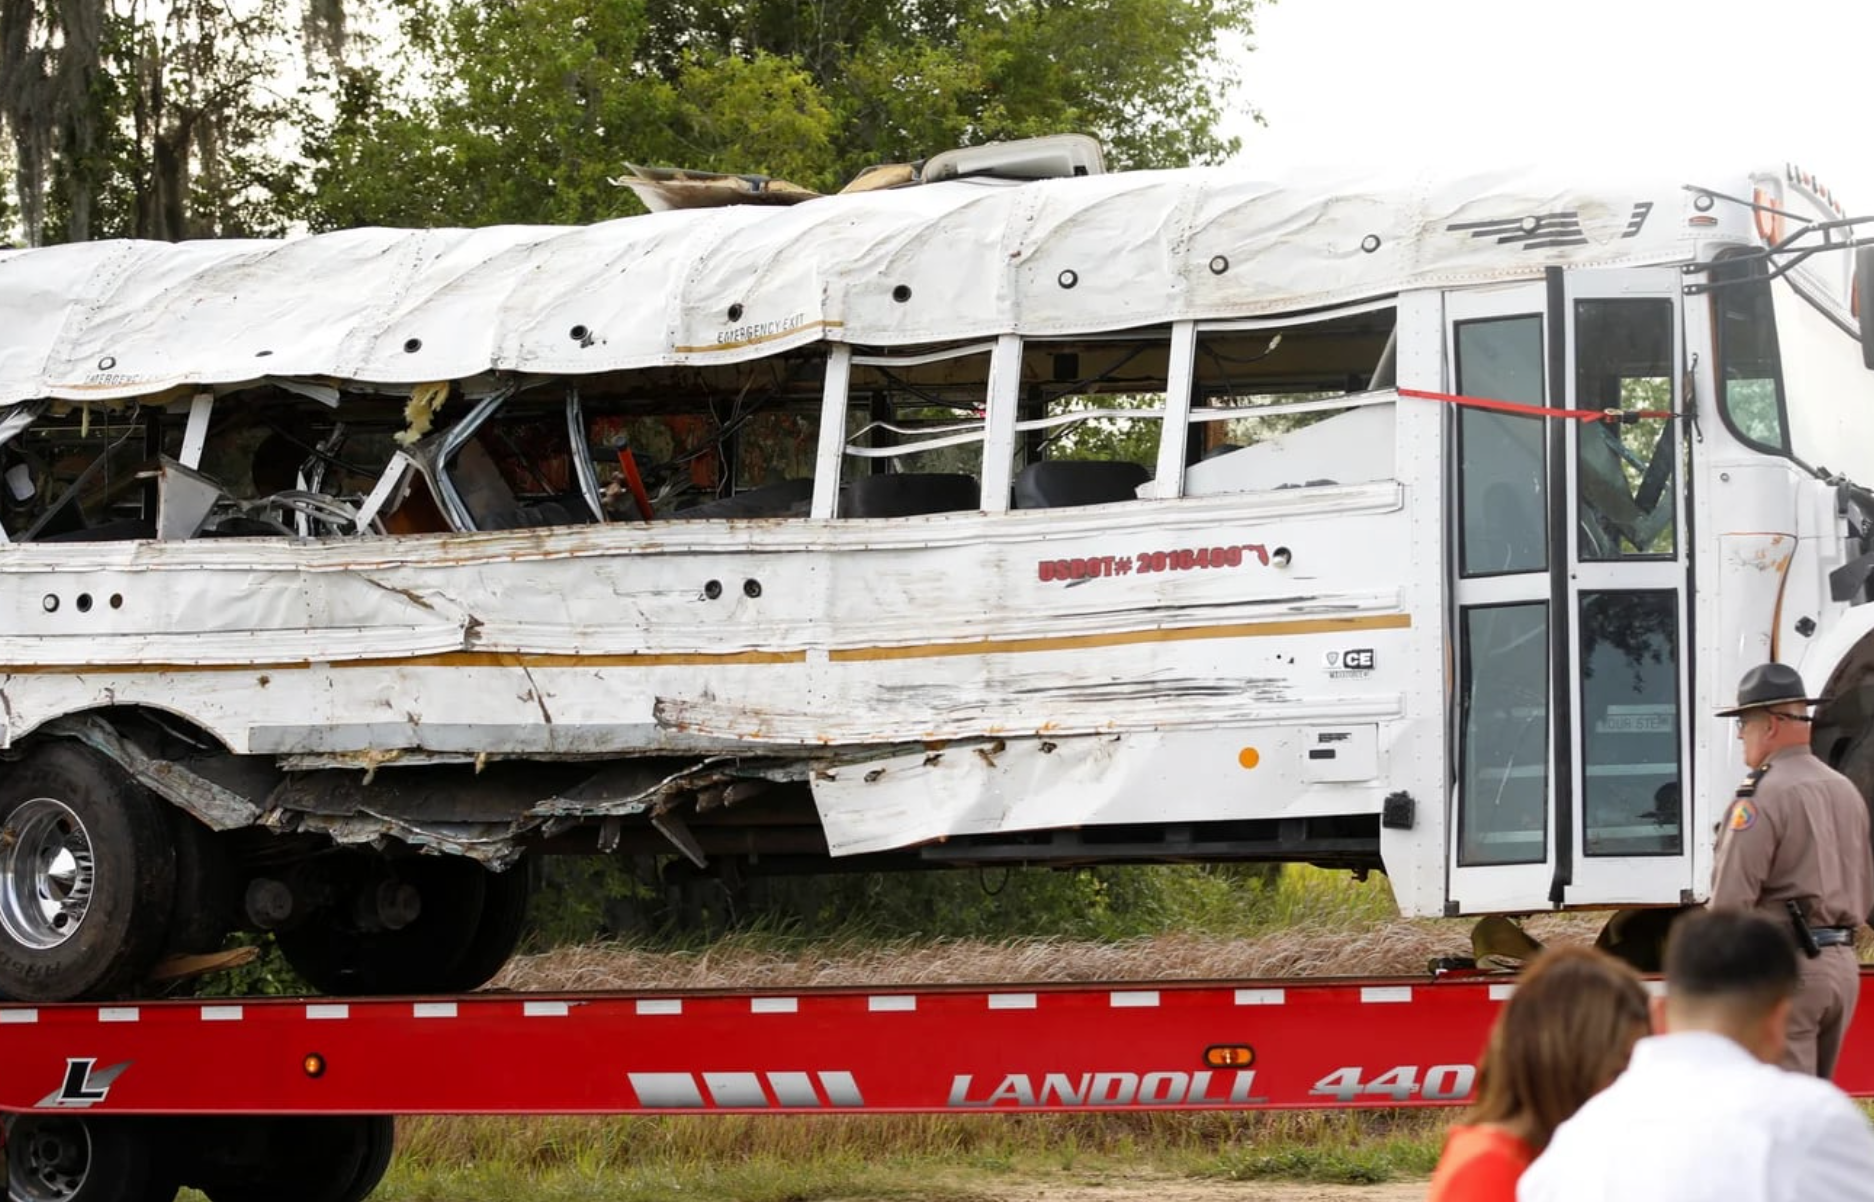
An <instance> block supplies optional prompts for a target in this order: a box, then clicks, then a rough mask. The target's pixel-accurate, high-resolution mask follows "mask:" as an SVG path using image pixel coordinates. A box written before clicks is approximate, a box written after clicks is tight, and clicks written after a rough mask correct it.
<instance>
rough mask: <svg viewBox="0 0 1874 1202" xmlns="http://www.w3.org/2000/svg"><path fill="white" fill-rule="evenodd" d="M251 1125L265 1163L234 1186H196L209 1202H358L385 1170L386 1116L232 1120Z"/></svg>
mask: <svg viewBox="0 0 1874 1202" xmlns="http://www.w3.org/2000/svg"><path fill="white" fill-rule="evenodd" d="M237 1121H238V1122H240V1123H243V1124H254V1125H255V1129H256V1130H255V1133H256V1134H258V1135H259V1136H260V1140H259V1143H258V1146H260V1147H262V1148H264V1149H265V1154H264V1158H263V1159H262V1161H261V1162H260V1163H259V1164H258V1165H257V1166H255V1167H253V1168H250V1169H248V1170H247V1171H245V1172H243V1173H242V1174H240V1177H241V1179H240V1180H238V1181H218V1182H201V1183H198V1188H199V1189H201V1191H202V1193H204V1194H206V1195H207V1196H208V1199H209V1202H363V1199H364V1198H366V1197H367V1196H369V1195H370V1193H371V1191H372V1190H374V1189H376V1188H377V1183H378V1182H379V1181H381V1180H382V1179H383V1177H384V1170H385V1169H386V1168H387V1167H389V1165H390V1152H391V1144H392V1142H393V1139H394V1136H395V1133H396V1129H395V1126H394V1124H393V1120H392V1119H391V1118H390V1117H389V1116H387V1115H350V1114H344V1115H317V1116H295V1117H286V1118H248V1119H240V1120H237Z"/></svg>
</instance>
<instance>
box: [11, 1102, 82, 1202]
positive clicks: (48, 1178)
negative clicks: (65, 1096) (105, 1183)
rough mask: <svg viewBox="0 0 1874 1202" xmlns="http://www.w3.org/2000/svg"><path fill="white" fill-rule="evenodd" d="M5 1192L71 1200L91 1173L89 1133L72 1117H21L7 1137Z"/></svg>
mask: <svg viewBox="0 0 1874 1202" xmlns="http://www.w3.org/2000/svg"><path fill="white" fill-rule="evenodd" d="M7 1153H8V1159H9V1161H10V1162H11V1168H10V1171H9V1173H8V1178H9V1180H8V1183H7V1184H8V1187H9V1189H8V1192H9V1193H10V1194H11V1195H12V1196H13V1197H16V1198H24V1199H26V1200H27V1202H70V1199H72V1198H75V1197H77V1196H78V1191H79V1190H81V1189H83V1188H84V1184H85V1178H86V1177H88V1176H89V1175H90V1173H91V1135H90V1133H89V1132H88V1131H86V1130H85V1125H84V1124H83V1123H82V1122H79V1121H77V1120H75V1119H23V1120H21V1121H19V1122H17V1123H15V1124H14V1126H13V1130H12V1131H11V1133H10V1134H9V1136H8V1139H7Z"/></svg>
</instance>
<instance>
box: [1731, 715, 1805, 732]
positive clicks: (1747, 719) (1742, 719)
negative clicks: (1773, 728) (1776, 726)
mask: <svg viewBox="0 0 1874 1202" xmlns="http://www.w3.org/2000/svg"><path fill="white" fill-rule="evenodd" d="M1759 718H1768V719H1769V720H1770V721H1772V722H1774V721H1776V720H1777V719H1778V718H1781V719H1782V720H1783V721H1785V722H1803V723H1808V722H1814V721H1815V719H1814V718H1811V717H1808V716H1807V715H1804V714H1739V715H1738V716H1737V717H1736V718H1735V719H1734V721H1735V722H1736V724H1737V732H1738V733H1739V734H1743V733H1744V727H1745V725H1746V724H1748V723H1751V722H1755V721H1756V720H1757V719H1759Z"/></svg>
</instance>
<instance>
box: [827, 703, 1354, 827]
mask: <svg viewBox="0 0 1874 1202" xmlns="http://www.w3.org/2000/svg"><path fill="white" fill-rule="evenodd" d="M1321 733H1328V734H1331V735H1332V736H1333V739H1332V741H1331V742H1330V744H1327V745H1333V746H1337V745H1339V742H1340V737H1341V736H1342V735H1352V736H1353V739H1352V741H1353V742H1354V743H1355V744H1356V745H1357V747H1358V749H1359V751H1360V756H1358V757H1355V758H1356V759H1357V761H1358V762H1357V763H1356V762H1353V761H1350V762H1349V765H1348V766H1347V767H1346V768H1345V769H1343V770H1341V771H1340V772H1339V773H1337V774H1336V775H1338V776H1340V777H1342V778H1343V779H1339V780H1333V781H1328V780H1324V779H1323V777H1324V775H1325V774H1324V773H1323V772H1322V770H1321V768H1320V767H1319V765H1320V762H1321V761H1319V760H1316V759H1311V758H1310V757H1309V754H1308V753H1309V752H1310V751H1316V750H1318V748H1319V747H1320V746H1322V745H1323V744H1321V743H1320V742H1319V735H1320V734H1321ZM1374 733H1375V732H1374V731H1373V730H1372V728H1370V727H1366V726H1362V725H1354V726H1342V725H1338V724H1323V725H1322V726H1319V727H1307V728H1302V729H1301V730H1280V729H1270V728H1267V727H1263V728H1244V729H1239V730H1231V731H1200V732H1154V731H1141V732H1136V733H1127V734H1108V735H1089V736H1081V737H1076V738H1066V737H1063V738H1053V739H1017V738H1009V739H999V740H995V741H993V742H988V743H963V744H953V745H950V746H947V747H945V748H943V749H942V750H934V751H927V752H922V753H911V754H907V755H902V756H896V757H893V758H890V759H886V760H875V761H871V762H869V763H867V764H864V765H852V766H849V767H842V768H834V769H827V770H823V771H821V772H819V773H817V774H816V775H815V777H814V779H813V796H814V804H815V806H816V808H817V809H818V810H819V813H820V819H821V822H822V824H823V826H824V827H825V830H826V837H827V846H828V849H829V851H830V852H831V854H832V855H834V856H851V855H863V854H865V853H867V852H879V851H891V850H895V849H898V848H905V847H915V846H917V845H919V844H922V843H928V842H931V841H933V840H942V839H945V838H949V837H952V836H958V835H981V834H994V833H998V832H1016V831H1038V830H1049V829H1055V828H1061V827H1097V826H1103V825H1115V824H1131V823H1140V824H1153V825H1157V824H1164V823H1179V822H1215V821H1218V820H1223V819H1228V818H1232V817H1248V816H1252V815H1253V816H1254V817H1257V818H1305V817H1315V816H1330V815H1336V814H1362V813H1373V814H1377V813H1378V812H1379V810H1380V807H1381V805H1382V804H1383V802H1384V797H1385V794H1386V792H1387V791H1388V789H1387V787H1386V785H1385V783H1384V782H1385V778H1386V775H1387V767H1386V763H1387V758H1388V757H1387V755H1386V753H1385V749H1382V748H1381V747H1379V746H1378V745H1377V743H1376V742H1375V741H1373V735H1374ZM1246 749H1248V750H1250V751H1253V752H1254V754H1253V755H1249V754H1246Z"/></svg>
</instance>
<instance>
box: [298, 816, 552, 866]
mask: <svg viewBox="0 0 1874 1202" xmlns="http://www.w3.org/2000/svg"><path fill="white" fill-rule="evenodd" d="M273 825H274V826H275V829H282V830H286V829H290V830H297V831H302V832H306V833H312V834H322V835H327V836H329V837H330V838H331V839H332V841H333V842H335V843H341V844H351V845H354V846H357V845H363V846H369V847H378V848H381V847H383V846H385V844H386V842H387V841H388V840H391V839H395V840H397V841H398V842H400V843H405V844H408V845H410V846H411V847H418V848H424V849H426V850H430V851H437V852H442V853H444V854H446V855H455V856H467V857H468V858H470V859H472V860H479V861H480V862H481V863H483V864H486V865H487V866H488V867H490V868H493V869H495V870H497V871H500V870H502V869H506V868H509V867H512V866H513V865H514V864H515V863H516V862H517V861H519V859H520V857H521V852H522V848H521V844H520V841H519V839H518V838H517V834H518V832H517V830H516V829H515V827H514V826H512V825H504V824H501V823H472V822H458V823H434V822H425V823H418V822H410V821H406V820H405V819H402V818H399V817H395V816H392V815H388V814H370V813H366V814H358V815H353V816H350V817H337V816H334V815H329V814H297V815H291V816H288V815H285V814H281V815H279V817H278V820H277V821H276V822H275V823H274V824H273Z"/></svg>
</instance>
